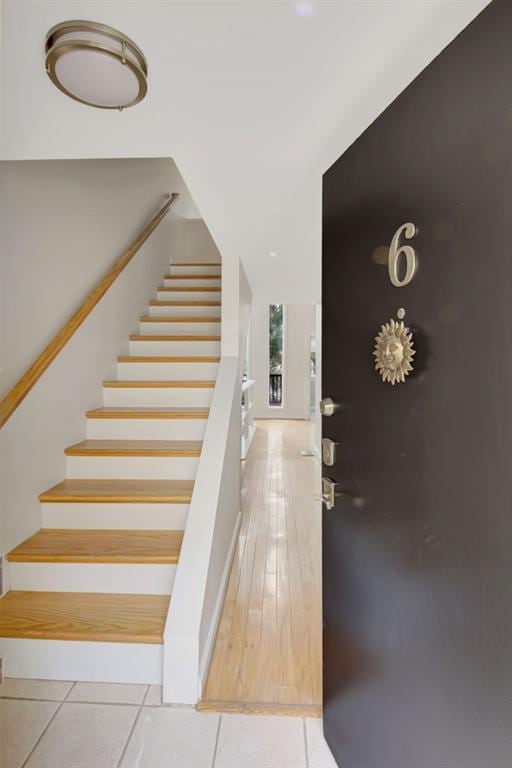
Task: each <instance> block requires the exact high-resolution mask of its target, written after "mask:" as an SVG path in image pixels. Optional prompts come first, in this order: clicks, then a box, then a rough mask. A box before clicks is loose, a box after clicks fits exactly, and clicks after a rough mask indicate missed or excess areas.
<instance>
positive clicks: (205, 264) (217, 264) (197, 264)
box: [170, 261, 222, 267]
mask: <svg viewBox="0 0 512 768" xmlns="http://www.w3.org/2000/svg"><path fill="white" fill-rule="evenodd" d="M170 266H171V267H222V261H171V262H170Z"/></svg>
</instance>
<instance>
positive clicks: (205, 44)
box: [2, 0, 488, 304]
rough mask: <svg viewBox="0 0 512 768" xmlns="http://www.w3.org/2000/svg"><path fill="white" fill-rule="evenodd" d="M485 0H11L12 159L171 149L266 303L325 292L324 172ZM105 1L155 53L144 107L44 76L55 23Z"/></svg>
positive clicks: (7, 72) (8, 91) (7, 34)
mask: <svg viewBox="0 0 512 768" xmlns="http://www.w3.org/2000/svg"><path fill="white" fill-rule="evenodd" d="M487 2H488V0H455V1H453V2H449V1H448V0H409V2H407V0H357V1H354V2H342V1H341V0H339V1H338V2H333V1H332V0H317V1H316V2H315V1H314V0H311V2H309V3H303V4H301V5H299V4H297V3H295V2H293V0H290V1H289V2H216V1H215V0H213V1H212V2H186V1H183V0H176V2H159V1H158V0H133V1H131V2H119V1H118V0H104V1H103V2H101V3H93V4H91V0H23V2H20V1H19V0H7V1H6V2H4V10H5V13H4V51H3V62H2V69H3V72H2V76H3V79H4V89H3V97H2V102H3V103H2V106H3V117H4V129H5V130H4V133H5V141H4V144H3V157H4V158H5V159H34V158H55V157H60V158H69V157H142V156H156V157H168V156H170V157H173V158H174V159H175V160H176V163H177V164H178V167H179V168H180V170H181V172H182V173H183V175H184V177H185V178H186V179H187V183H188V184H189V187H190V190H191V192H192V194H193V195H194V198H195V200H196V202H197V204H198V206H199V207H200V209H201V214H202V216H203V217H204V219H205V221H206V222H207V223H208V226H209V228H210V230H211V232H212V235H213V237H214V239H215V241H216V242H217V244H218V246H219V248H220V250H221V252H222V255H223V262H224V263H226V262H235V261H236V260H238V258H241V259H242V261H243V263H244V266H245V268H246V271H247V275H248V278H249V282H250V284H251V287H252V289H253V293H254V297H255V301H256V302H258V303H264V302H266V303H269V302H276V301H282V302H285V303H295V304H299V303H303V304H306V303H316V302H318V301H320V290H321V286H320V253H321V174H322V172H323V171H325V169H326V168H327V167H328V166H329V165H330V164H331V163H332V162H334V160H335V159H336V158H337V157H339V155H341V154H342V152H343V151H344V150H345V149H346V148H347V147H348V146H349V145H350V144H351V143H352V142H353V141H354V139H355V138H356V137H357V136H358V135H359V134H360V133H361V132H362V131H363V130H364V128H366V127H367V126H368V124H369V123H370V122H371V121H372V120H374V119H375V118H376V117H377V115H378V114H379V113H380V112H381V111H382V110H383V109H384V108H385V107H386V106H387V105H388V104H389V103H390V101H391V100H392V99H393V98H395V96H397V95H398V94H399V93H400V91H401V90H402V89H403V88H404V87H406V86H407V85H408V84H409V82H410V81H411V80H412V78H414V77H415V76H416V75H417V74H418V73H419V72H420V71H421V70H422V69H423V68H424V67H425V66H426V64H428V63H429V62H430V61H431V60H432V58H433V57H434V56H435V55H437V53H439V52H440V51H441V49H442V48H443V47H444V46H445V45H446V44H447V43H448V42H449V41H450V40H451V39H452V38H453V37H454V36H455V35H456V34H457V33H458V32H459V31H460V30H461V29H462V28H463V27H464V26H465V25H466V24H467V23H468V22H469V21H470V20H471V19H472V18H473V17H474V16H475V15H476V14H477V13H478V12H479V11H480V10H481V9H482V8H483V7H484V6H485V5H486V4H487ZM92 6H93V7H94V13H93V17H94V19H95V20H96V21H98V22H104V23H106V24H111V25H113V26H114V27H118V28H120V29H122V30H123V31H125V32H126V34H128V35H130V36H131V37H133V38H134V39H135V40H136V41H137V43H138V44H139V45H140V46H141V47H142V49H143V50H144V52H145V54H146V55H147V58H148V63H149V92H148V96H147V98H146V99H145V100H144V101H143V102H142V103H141V104H139V105H138V106H136V107H134V108H133V109H128V110H125V111H123V112H116V111H105V110H97V109H91V108H88V107H85V106H83V105H81V104H78V103H77V102H73V101H71V100H70V99H67V98H66V97H65V96H64V95H63V94H62V93H60V92H59V91H58V90H57V89H56V88H55V87H54V86H53V85H52V84H51V82H50V80H49V78H48V77H47V75H46V74H45V71H44V56H43V43H44V38H45V35H46V33H47V31H48V29H49V28H50V27H51V26H52V25H54V24H56V23H58V22H60V21H62V20H63V19H69V18H86V19H87V18H90V17H91V14H92ZM300 8H302V9H303V11H304V9H305V10H306V13H304V12H303V14H302V15H301V14H300V13H299V12H298V11H299V9H300ZM262 52H264V53H262ZM397 162H399V160H398V161H397ZM271 254H276V256H275V258H274V257H273V256H271Z"/></svg>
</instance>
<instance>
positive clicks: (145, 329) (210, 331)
mask: <svg viewBox="0 0 512 768" xmlns="http://www.w3.org/2000/svg"><path fill="white" fill-rule="evenodd" d="M220 326H221V324H220V320H219V322H218V323H216V322H214V323H176V322H173V321H172V320H171V321H170V322H168V323H165V322H162V321H160V320H159V321H158V322H156V323H154V322H151V321H149V322H141V323H139V329H140V330H139V333H140V335H141V336H220ZM135 343H136V344H138V343H142V342H135ZM173 343H176V342H173ZM177 343H178V344H179V343H180V342H177ZM182 343H184V342H182ZM189 343H192V342H189ZM194 343H196V344H199V343H200V342H194ZM217 343H220V342H217ZM177 349H178V354H180V352H179V347H177Z"/></svg>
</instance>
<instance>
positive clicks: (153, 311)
mask: <svg viewBox="0 0 512 768" xmlns="http://www.w3.org/2000/svg"><path fill="white" fill-rule="evenodd" d="M175 300H176V301H181V299H175ZM162 301H173V299H162ZM207 301H208V299H207ZM213 301H215V299H213ZM220 309H221V308H220V307H215V306H213V307H212V306H206V307H196V306H188V307H182V306H178V307H166V306H163V307H159V306H155V305H154V304H150V305H149V306H148V315H149V316H150V317H220Z"/></svg>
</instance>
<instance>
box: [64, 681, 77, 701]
mask: <svg viewBox="0 0 512 768" xmlns="http://www.w3.org/2000/svg"><path fill="white" fill-rule="evenodd" d="M75 685H76V680H75V682H74V683H71V685H70V686H69V691H68V692H67V693H66V695H65V696H64V699H63V701H67V700H68V698H69V696H70V695H71V691H72V690H73V689H74V687H75Z"/></svg>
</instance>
